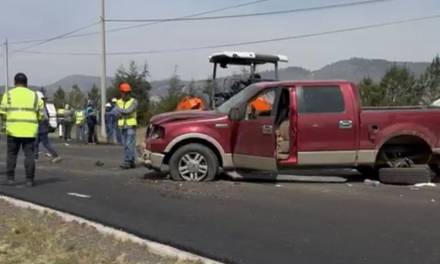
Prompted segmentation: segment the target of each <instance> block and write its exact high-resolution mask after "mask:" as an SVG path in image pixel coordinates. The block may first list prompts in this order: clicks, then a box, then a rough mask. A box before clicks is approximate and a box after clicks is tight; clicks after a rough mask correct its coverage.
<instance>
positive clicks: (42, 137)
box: [35, 133, 58, 159]
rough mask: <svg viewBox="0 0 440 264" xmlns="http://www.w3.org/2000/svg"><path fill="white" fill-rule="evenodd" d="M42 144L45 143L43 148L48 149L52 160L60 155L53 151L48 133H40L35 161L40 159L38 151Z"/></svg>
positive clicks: (36, 145)
mask: <svg viewBox="0 0 440 264" xmlns="http://www.w3.org/2000/svg"><path fill="white" fill-rule="evenodd" d="M40 143H43V146H44V147H45V148H46V149H47V151H48V152H49V154H50V155H51V156H52V158H56V157H58V153H57V152H56V151H55V150H54V149H53V147H52V145H51V144H50V142H49V136H48V133H39V134H38V137H37V138H36V139H35V159H38V149H39V146H40Z"/></svg>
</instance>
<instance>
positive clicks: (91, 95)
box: [87, 84, 101, 108]
mask: <svg viewBox="0 0 440 264" xmlns="http://www.w3.org/2000/svg"><path fill="white" fill-rule="evenodd" d="M87 99H88V100H90V101H92V102H93V104H94V105H96V106H97V107H98V108H99V107H100V105H101V104H100V102H101V92H100V91H99V89H98V87H97V86H96V84H93V86H92V89H90V91H89V92H88V94H87Z"/></svg>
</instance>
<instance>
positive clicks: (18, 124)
mask: <svg viewBox="0 0 440 264" xmlns="http://www.w3.org/2000/svg"><path fill="white" fill-rule="evenodd" d="M0 114H3V115H6V133H7V134H8V135H9V136H12V137H18V138H35V137H36V135H37V133H38V122H39V121H40V120H42V119H43V118H44V102H43V101H42V100H41V99H39V98H38V96H37V94H36V93H35V92H34V91H32V90H30V89H28V88H26V87H16V88H14V89H12V90H10V91H9V92H8V93H7V94H5V95H4V96H3V99H2V102H1V105H0Z"/></svg>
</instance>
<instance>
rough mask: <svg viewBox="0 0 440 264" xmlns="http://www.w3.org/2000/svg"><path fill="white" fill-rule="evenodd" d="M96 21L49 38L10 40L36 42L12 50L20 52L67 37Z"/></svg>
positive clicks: (22, 42) (18, 42) (93, 24)
mask: <svg viewBox="0 0 440 264" xmlns="http://www.w3.org/2000/svg"><path fill="white" fill-rule="evenodd" d="M98 23H99V22H93V23H91V24H88V25H86V26H83V27H80V28H77V29H74V30H72V31H69V32H66V33H63V34H60V35H57V36H54V37H50V38H45V39H34V40H23V41H14V42H11V43H10V44H26V43H34V42H38V43H37V44H34V45H30V46H28V47H25V48H22V49H19V50H17V51H14V52H20V51H23V50H27V49H31V48H34V47H37V46H40V45H43V44H45V43H48V42H51V41H54V40H57V39H62V38H65V37H67V36H69V35H72V34H74V33H77V32H80V31H83V30H84V29H88V28H91V27H93V26H95V25H97V24H98Z"/></svg>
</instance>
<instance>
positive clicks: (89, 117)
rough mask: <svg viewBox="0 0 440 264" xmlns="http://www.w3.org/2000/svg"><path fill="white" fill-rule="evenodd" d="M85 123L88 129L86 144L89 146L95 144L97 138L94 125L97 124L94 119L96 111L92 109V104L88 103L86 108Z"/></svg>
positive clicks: (96, 120) (95, 118)
mask: <svg viewBox="0 0 440 264" xmlns="http://www.w3.org/2000/svg"><path fill="white" fill-rule="evenodd" d="M86 121H87V128H88V141H87V142H88V143H89V144H97V143H98V136H97V135H96V131H95V128H96V125H97V124H98V119H97V117H96V110H95V108H94V107H93V104H92V103H91V102H89V103H88V104H87V108H86Z"/></svg>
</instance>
